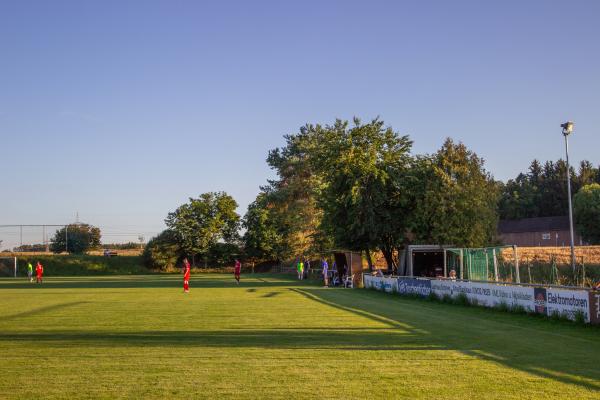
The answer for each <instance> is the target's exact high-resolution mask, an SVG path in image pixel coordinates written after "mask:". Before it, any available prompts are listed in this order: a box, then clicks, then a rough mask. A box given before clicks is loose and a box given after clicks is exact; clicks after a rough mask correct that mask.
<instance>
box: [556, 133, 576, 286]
mask: <svg viewBox="0 0 600 400" xmlns="http://www.w3.org/2000/svg"><path fill="white" fill-rule="evenodd" d="M574 125H575V124H574V123H573V121H567V122H565V123H564V124H561V125H560V127H561V128H562V134H563V136H564V137H565V153H566V155H567V194H568V197H569V229H570V231H571V268H572V269H573V276H575V234H574V232H573V206H572V205H571V173H570V172H571V171H570V168H569V140H568V139H567V138H568V136H569V135H570V134H571V133H573V126H574Z"/></svg>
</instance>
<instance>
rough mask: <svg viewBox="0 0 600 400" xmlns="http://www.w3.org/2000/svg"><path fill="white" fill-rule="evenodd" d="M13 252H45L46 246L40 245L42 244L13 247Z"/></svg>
mask: <svg viewBox="0 0 600 400" xmlns="http://www.w3.org/2000/svg"><path fill="white" fill-rule="evenodd" d="M13 251H19V252H43V251H46V245H45V244H42V243H37V244H24V245H21V246H17V247H15V248H14V249H13Z"/></svg>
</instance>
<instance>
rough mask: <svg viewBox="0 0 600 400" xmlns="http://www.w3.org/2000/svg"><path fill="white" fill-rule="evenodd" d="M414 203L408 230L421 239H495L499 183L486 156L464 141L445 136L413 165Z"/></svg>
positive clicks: (467, 242) (479, 242)
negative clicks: (487, 167) (488, 167)
mask: <svg viewBox="0 0 600 400" xmlns="http://www.w3.org/2000/svg"><path fill="white" fill-rule="evenodd" d="M413 174H414V178H415V179H414V182H413V183H414V184H413V186H412V189H411V191H412V193H413V194H414V195H415V203H416V208H415V211H414V212H413V213H412V214H411V216H410V220H411V231H412V234H413V235H414V240H415V241H417V242H420V243H439V244H450V245H455V246H461V247H481V246H485V245H489V244H490V243H492V242H494V240H495V233H496V226H497V223H498V216H497V212H496V209H497V202H498V186H497V184H496V182H494V180H493V179H492V177H491V176H490V174H489V173H488V172H487V171H486V170H485V169H484V160H483V159H482V158H480V157H478V156H477V154H475V153H474V152H473V151H471V150H469V149H467V147H466V146H465V145H464V144H462V143H458V144H456V143H454V142H453V141H452V139H446V141H445V142H444V144H443V146H442V148H441V149H440V150H439V151H438V152H437V153H436V154H434V155H432V156H424V157H420V158H418V159H417V161H416V162H415V165H414V169H413Z"/></svg>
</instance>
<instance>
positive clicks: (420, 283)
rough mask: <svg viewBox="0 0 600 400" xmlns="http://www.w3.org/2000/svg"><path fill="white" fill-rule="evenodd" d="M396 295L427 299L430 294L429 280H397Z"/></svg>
mask: <svg viewBox="0 0 600 400" xmlns="http://www.w3.org/2000/svg"><path fill="white" fill-rule="evenodd" d="M398 293H400V294H418V295H419V296H422V297H427V296H429V294H430V293H431V281H430V280H429V279H415V278H398Z"/></svg>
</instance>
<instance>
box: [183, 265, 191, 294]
mask: <svg viewBox="0 0 600 400" xmlns="http://www.w3.org/2000/svg"><path fill="white" fill-rule="evenodd" d="M189 291H190V262H189V261H188V259H187V258H184V259H183V292H184V293H188V292H189Z"/></svg>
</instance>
